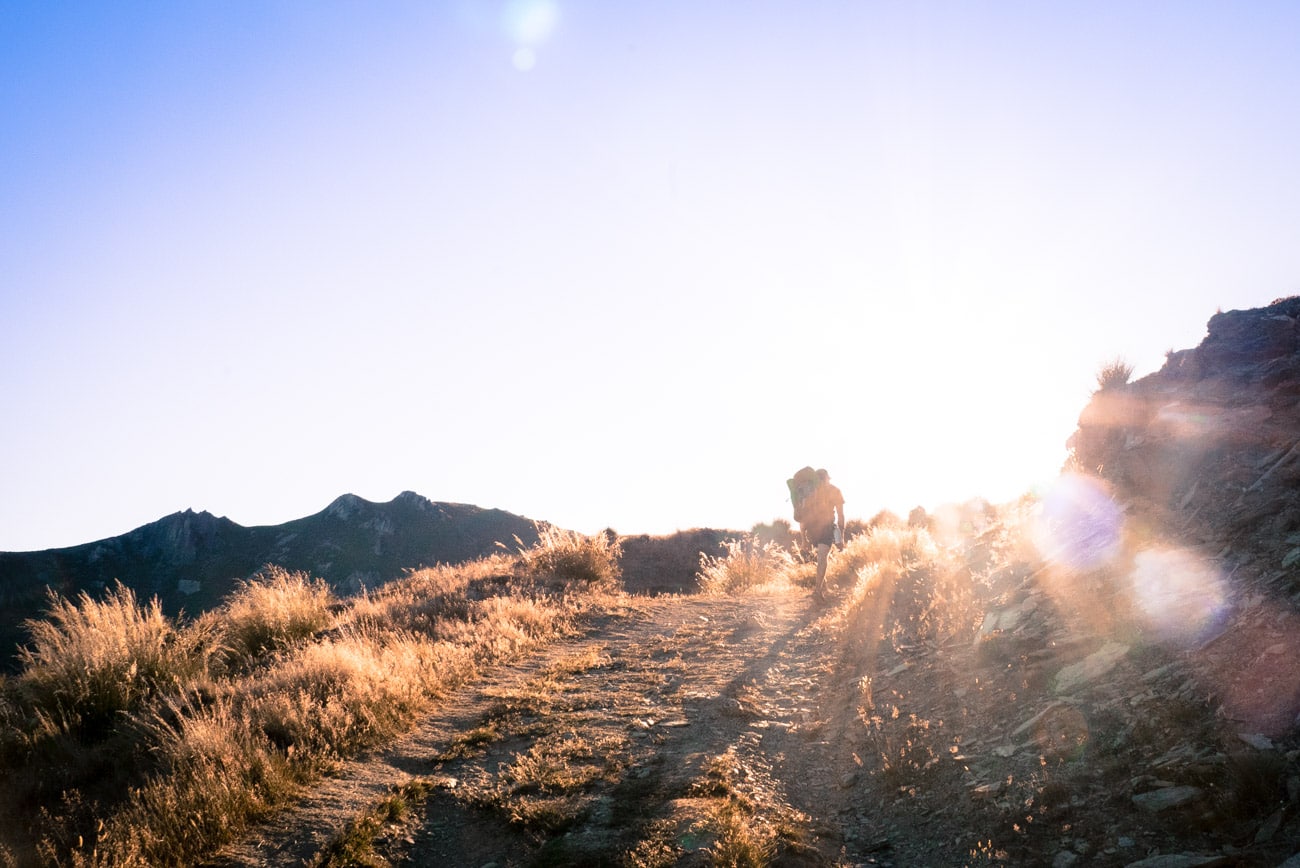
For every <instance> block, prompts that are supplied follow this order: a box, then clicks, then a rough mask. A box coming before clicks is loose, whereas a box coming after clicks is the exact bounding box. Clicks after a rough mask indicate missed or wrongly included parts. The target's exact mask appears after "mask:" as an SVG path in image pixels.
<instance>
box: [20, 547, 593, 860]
mask: <svg viewBox="0 0 1300 868" xmlns="http://www.w3.org/2000/svg"><path fill="white" fill-rule="evenodd" d="M617 577H618V568H617V546H616V545H615V544H614V543H612V542H611V541H610V540H609V539H607V538H606V537H603V536H601V537H596V538H585V537H581V536H579V535H576V534H569V533H565V532H561V531H553V530H547V531H545V532H543V534H542V539H541V542H539V544H538V545H537V546H535V547H533V548H530V549H527V550H523V551H520V552H519V553H517V554H514V555H507V554H505V553H502V554H498V555H496V556H493V557H490V558H486V559H483V560H481V561H477V562H474V563H471V564H467V565H464V566H461V567H455V568H452V567H445V566H440V567H435V568H431V569H422V570H420V571H418V572H413V573H410V574H409V575H408V576H406V577H405V578H404V579H402V580H399V581H396V582H393V583H391V584H389V585H386V586H384V587H383V588H382V589H381V590H379V591H376V592H374V593H371V594H367V595H364V596H362V597H358V598H355V599H350V600H347V601H340V600H337V599H335V598H334V597H333V595H332V594H331V592H330V591H329V589H328V588H327V587H326V586H325V585H324V584H323V583H322V582H320V581H319V580H315V579H312V578H311V577H309V576H307V575H304V574H300V573H289V572H285V571H283V570H280V569H276V568H268V569H267V570H266V571H264V572H263V573H262V574H260V575H258V576H257V577H255V578H253V579H252V580H250V581H247V582H244V583H242V584H240V585H239V586H238V587H237V589H236V590H235V591H234V592H233V593H232V594H231V596H230V597H229V598H228V599H227V601H226V602H225V604H224V605H223V606H222V607H221V608H220V609H219V610H217V611H214V612H210V613H207V614H205V615H204V616H202V617H199V618H197V619H194V620H190V621H175V620H172V619H169V618H167V617H166V616H164V615H163V613H162V612H161V610H160V608H159V606H158V605H157V603H156V602H150V603H147V604H142V603H140V602H139V601H138V600H137V599H136V597H135V595H134V594H133V593H132V592H131V591H130V590H129V589H127V588H124V587H121V586H118V587H115V588H113V589H111V590H110V591H109V592H108V593H107V594H106V595H105V596H104V597H103V599H101V600H94V599H91V598H90V597H88V596H86V595H82V596H81V597H80V598H78V599H77V600H75V601H74V600H66V599H62V598H60V597H58V596H53V595H52V596H51V599H50V604H49V610H48V615H47V617H46V618H45V619H44V620H39V621H33V622H29V623H28V625H27V627H28V630H29V632H30V636H31V640H30V644H29V645H28V646H27V648H26V649H25V650H24V652H23V654H22V670H21V672H20V673H19V674H18V675H16V676H15V677H13V678H10V679H6V680H5V681H4V682H3V683H2V684H0V773H2V774H3V776H4V778H5V781H6V783H7V786H6V787H5V788H4V792H3V793H2V794H0V800H2V803H0V815H2V816H3V817H4V820H3V823H4V826H3V827H0V831H2V832H3V836H2V837H0V864H37V863H41V864H61V865H128V866H130V865H141V866H143V865H149V866H157V865H186V864H193V863H194V862H195V861H197V860H200V859H201V858H203V857H204V856H205V855H207V854H210V853H211V852H212V851H213V850H214V849H215V848H216V847H218V846H220V845H221V844H222V843H224V842H226V841H228V840H230V839H232V838H233V837H234V836H237V835H239V834H240V832H241V831H242V830H243V829H245V828H247V827H248V825H249V824H250V823H252V822H254V821H256V820H257V819H259V818H261V817H264V816H266V815H268V814H269V813H271V812H273V811H275V810H276V809H278V808H279V807H281V806H284V805H285V804H287V803H288V802H289V801H290V800H292V799H293V798H294V796H295V795H296V794H297V793H299V792H300V791H301V790H302V789H303V788H304V787H306V786H309V785H310V784H312V783H313V782H314V781H316V780H318V779H319V778H320V776H321V775H323V774H326V773H328V772H329V771H330V770H331V769H333V768H335V767H336V766H337V764H338V763H339V762H340V761H341V760H343V759H345V758H347V757H350V756H353V755H356V754H357V753H359V752H361V751H363V750H366V749H367V748H370V747H373V746H375V745H377V744H379V743H381V742H383V741H384V740H386V739H388V738H390V737H392V736H393V735H394V734H395V733H397V732H400V731H402V730H403V729H405V728H407V727H409V726H410V724H411V723H412V722H413V721H414V720H415V719H416V718H417V717H418V716H419V715H420V714H422V713H424V712H427V711H428V709H429V708H430V707H431V706H432V705H433V704H434V703H435V702H436V700H437V699H438V698H439V697H440V696H443V695H445V694H446V693H447V692H448V691H449V690H450V689H452V688H454V687H456V686H457V685H459V684H461V683H463V682H465V681H466V680H467V679H468V678H470V677H472V676H473V675H474V674H475V673H476V672H478V671H479V670H480V669H481V667H483V666H484V665H485V664H489V663H492V662H495V661H499V660H502V659H505V658H509V657H511V656H513V655H516V654H518V653H520V652H521V651H523V650H525V649H528V648H530V647H533V646H535V645H537V644H538V643H542V642H545V641H547V640H549V639H552V638H554V637H557V636H560V635H563V634H565V633H566V632H568V631H570V630H571V629H572V628H573V625H574V623H575V619H576V618H578V617H579V616H580V615H581V614H582V612H583V611H584V609H585V608H589V607H597V606H599V605H600V604H601V601H602V599H603V594H604V592H605V591H606V590H608V589H610V588H612V587H614V586H615V585H616V583H617ZM570 747H572V748H573V749H574V751H577V750H578V747H577V746H572V745H571V746H570ZM537 763H539V764H542V765H544V763H545V758H543V757H538V758H537ZM535 773H536V772H535V771H533V770H531V769H529V768H526V767H524V766H522V765H521V766H520V768H519V770H518V774H519V776H521V777H523V776H526V775H530V774H535ZM392 810H396V807H394V808H393V809H392Z"/></svg>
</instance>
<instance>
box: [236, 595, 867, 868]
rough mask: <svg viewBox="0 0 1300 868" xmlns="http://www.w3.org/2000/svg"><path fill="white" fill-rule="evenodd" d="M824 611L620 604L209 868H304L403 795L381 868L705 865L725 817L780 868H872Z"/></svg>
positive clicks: (756, 605)
mask: <svg viewBox="0 0 1300 868" xmlns="http://www.w3.org/2000/svg"><path fill="white" fill-rule="evenodd" d="M821 614H822V613H821V612H820V611H819V610H815V609H812V608H811V607H810V603H809V600H808V597H807V594H806V592H798V591H795V592H789V593H773V594H767V595H760V596H748V597H744V598H726V597H685V598H655V599H641V600H637V601H635V602H632V603H630V604H629V605H627V606H626V607H623V608H621V609H619V610H617V611H614V612H610V613H607V614H604V615H602V616H600V617H598V618H596V619H594V620H592V621H591V622H590V623H588V624H587V625H586V629H585V631H584V633H583V634H582V635H580V636H579V637H577V638H576V639H573V640H570V641H565V642H560V643H556V644H554V645H551V646H548V647H547V648H546V649H544V650H542V651H540V652H537V653H535V654H534V655H532V656H531V657H529V658H528V659H527V660H523V661H519V662H517V663H515V664H514V665H511V666H508V667H501V668H498V669H496V670H495V671H493V672H492V673H490V674H489V675H488V677H486V678H485V679H483V680H482V681H480V682H478V683H477V684H475V685H472V686H470V687H468V688H465V689H462V690H460V691H458V692H457V693H456V694H454V695H452V696H451V697H449V698H448V700H447V701H446V702H445V703H444V705H443V710H442V711H441V712H439V713H436V714H434V715H432V716H430V717H428V718H427V719H426V720H425V721H423V723H422V724H421V725H420V726H419V727H418V728H417V729H416V730H414V731H413V732H412V733H410V734H409V735H408V736H407V737H405V738H403V739H402V740H401V741H400V742H398V743H396V744H394V745H393V746H392V748H391V749H389V750H387V751H385V752H383V753H381V754H377V755H374V756H371V757H368V758H365V759H363V760H359V761H356V762H352V763H349V764H348V765H347V766H346V767H344V768H343V769H342V770H341V771H340V774H339V775H338V776H336V777H334V778H331V779H329V780H327V781H325V782H323V783H322V784H321V785H320V786H319V787H318V788H317V789H316V790H314V791H313V792H312V793H311V794H310V795H309V797H308V798H306V799H305V800H304V801H303V802H302V803H301V804H300V805H299V806H298V807H296V808H295V809H293V810H292V811H290V812H289V813H287V814H285V815H282V816H281V817H280V818H278V819H277V820H275V821H274V822H272V823H270V824H268V825H266V826H265V827H262V828H260V829H258V830H257V832H256V834H255V835H253V836H250V837H249V838H248V839H247V840H245V841H244V842H242V843H241V844H240V845H239V846H237V847H234V848H230V849H228V850H227V851H226V852H225V853H224V854H223V858H222V860H221V861H220V862H219V863H218V864H221V865H265V864H303V863H305V862H308V861H310V860H311V859H312V858H313V857H315V856H316V854H317V853H318V852H319V851H320V850H321V848H322V847H323V846H324V845H326V843H327V842H328V841H329V840H330V839H331V838H332V837H334V836H335V835H336V834H337V833H338V832H339V831H340V830H341V829H342V828H343V827H344V826H345V825H346V824H347V823H349V822H351V821H353V820H355V819H356V818H357V817H358V816H359V814H360V813H361V812H363V811H365V810H366V809H367V808H368V807H370V806H372V805H374V804H375V803H377V802H378V800H380V799H381V798H383V797H384V796H385V794H387V793H389V792H390V791H391V790H392V788H393V787H395V786H398V785H401V784H402V783H403V782H408V781H411V780H419V781H421V782H423V783H424V784H425V785H426V789H425V791H424V792H425V794H426V795H425V797H424V798H422V799H421V800H420V802H419V804H418V805H417V806H416V808H415V809H414V810H410V811H406V812H404V814H403V816H402V817H401V819H400V821H399V822H394V823H392V824H389V825H388V826H386V828H385V829H384V830H383V832H382V833H381V834H380V835H379V838H378V840H377V842H376V848H377V850H378V851H379V852H380V853H382V855H383V856H384V857H385V858H387V859H388V860H389V861H390V862H393V863H400V864H411V865H428V866H434V865H470V866H479V865H485V864H488V863H495V864H496V865H498V866H508V865H529V864H537V863H539V862H541V863H546V864H617V863H618V862H619V861H622V860H624V859H630V860H631V861H630V862H629V864H698V863H699V862H701V861H704V860H706V859H707V858H708V851H709V849H710V848H711V849H713V850H714V851H716V850H717V849H718V848H719V847H721V846H724V845H725V843H726V842H723V843H721V844H720V843H719V838H720V835H725V830H724V831H720V830H719V826H718V821H717V809H718V806H719V805H720V804H726V803H727V802H730V803H733V804H742V805H743V806H744V809H745V813H744V817H743V820H744V823H745V824H747V825H748V826H749V827H750V828H749V830H748V831H749V832H750V833H752V834H753V835H755V836H756V837H757V839H759V840H766V841H767V842H768V844H769V846H775V845H776V844H778V843H779V847H778V848H777V852H779V853H780V854H782V855H783V859H782V861H785V862H788V863H789V864H831V863H848V864H853V863H855V862H859V861H865V857H864V853H863V852H855V851H856V850H859V849H860V850H863V851H868V852H869V851H870V850H871V849H872V848H873V847H874V846H876V844H875V843H874V842H875V840H876V836H875V835H873V833H872V830H871V829H869V828H862V824H861V822H860V818H859V817H856V816H853V815H852V812H849V811H848V809H847V806H846V804H845V802H846V799H847V795H846V794H847V793H848V792H849V790H850V787H849V784H850V783H851V781H852V778H853V775H854V771H855V765H854V763H855V757H854V756H853V755H852V753H851V751H848V750H846V749H844V748H837V746H836V745H839V744H843V743H844V741H843V740H842V739H838V738H836V733H835V732H833V729H834V728H835V726H836V724H833V723H828V722H827V721H828V720H841V719H843V718H842V715H838V714H828V713H827V712H826V710H824V709H822V708H821V707H820V704H819V703H820V701H821V700H822V699H823V698H827V697H829V696H831V695H832V692H831V691H829V690H827V689H826V687H827V684H826V680H827V675H828V673H829V671H830V669H831V666H832V664H831V661H830V660H829V659H828V655H829V654H830V653H831V646H830V643H829V642H828V641H827V638H826V635H825V630H826V625H825V623H824V620H819V616H820V615H821ZM724 797H725V798H724ZM844 819H847V820H848V825H849V826H850V827H851V828H850V829H849V830H848V834H847V835H846V834H845V832H846V830H845V828H844V823H843V822H841V821H842V820H844ZM629 854H630V855H629ZM791 860H794V861H791Z"/></svg>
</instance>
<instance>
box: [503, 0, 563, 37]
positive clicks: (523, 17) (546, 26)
mask: <svg viewBox="0 0 1300 868" xmlns="http://www.w3.org/2000/svg"><path fill="white" fill-rule="evenodd" d="M501 16H502V24H503V25H504V27H505V30H506V33H507V34H509V36H510V38H511V39H513V40H514V41H515V42H517V43H519V44H520V45H521V46H530V45H538V44H540V43H542V42H545V41H546V40H547V38H549V37H550V35H551V33H552V32H553V31H554V30H555V24H556V22H557V21H558V20H559V17H560V10H559V7H558V6H556V5H555V4H554V3H552V2H551V0H513V2H510V3H507V4H506V5H505V8H504V9H503V10H502V13H501Z"/></svg>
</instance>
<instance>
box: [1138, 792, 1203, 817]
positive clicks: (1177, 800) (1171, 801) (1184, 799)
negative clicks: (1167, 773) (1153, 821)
mask: <svg viewBox="0 0 1300 868" xmlns="http://www.w3.org/2000/svg"><path fill="white" fill-rule="evenodd" d="M1203 794H1204V791H1203V790H1202V789H1201V788H1200V787H1165V788H1164V789H1160V790H1152V791H1151V792H1149V793H1139V794H1137V795H1136V796H1134V797H1133V804H1135V805H1137V806H1138V807H1139V808H1141V809H1142V810H1144V811H1149V812H1150V813H1153V814H1158V813H1160V812H1161V811H1166V810H1169V809H1170V808H1177V807H1180V806H1182V805H1185V804H1187V803H1188V802H1193V801H1195V800H1197V799H1199V798H1200V797H1201V796H1202V795H1203Z"/></svg>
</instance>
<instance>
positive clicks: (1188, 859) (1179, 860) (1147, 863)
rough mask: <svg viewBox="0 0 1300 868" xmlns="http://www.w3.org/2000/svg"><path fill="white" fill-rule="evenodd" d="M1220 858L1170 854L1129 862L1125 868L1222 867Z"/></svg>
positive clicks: (1195, 854)
mask: <svg viewBox="0 0 1300 868" xmlns="http://www.w3.org/2000/svg"><path fill="white" fill-rule="evenodd" d="M1221 864H1223V859H1222V858H1221V857H1219V856H1202V855H1200V854H1197V853H1168V854H1164V855H1160V856H1149V857H1147V858H1146V859H1139V860H1138V861H1136V862H1128V863H1126V864H1125V865H1124V868H1197V866H1198V865H1221Z"/></svg>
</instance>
